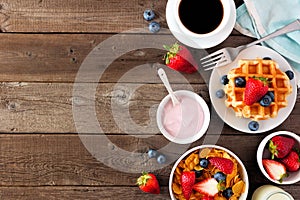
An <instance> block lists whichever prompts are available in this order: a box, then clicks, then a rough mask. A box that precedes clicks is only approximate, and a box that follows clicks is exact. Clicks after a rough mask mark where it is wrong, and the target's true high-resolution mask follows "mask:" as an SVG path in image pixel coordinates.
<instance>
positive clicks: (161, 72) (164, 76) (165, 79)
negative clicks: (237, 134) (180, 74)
mask: <svg viewBox="0 0 300 200" xmlns="http://www.w3.org/2000/svg"><path fill="white" fill-rule="evenodd" d="M157 72H158V75H159V77H160V79H161V80H162V82H163V83H164V85H165V87H166V89H167V90H168V92H169V94H170V97H171V100H172V103H173V106H175V105H177V104H179V101H178V99H177V98H176V96H175V94H174V92H173V90H172V88H171V86H170V83H169V80H168V77H167V74H166V72H165V70H163V69H162V68H159V69H158V71H157Z"/></svg>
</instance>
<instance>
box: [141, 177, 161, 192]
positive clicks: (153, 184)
mask: <svg viewBox="0 0 300 200" xmlns="http://www.w3.org/2000/svg"><path fill="white" fill-rule="evenodd" d="M137 185H138V186H139V188H140V189H141V190H142V191H144V192H147V193H151V194H159V193H160V187H159V183H158V180H157V179H156V176H155V175H154V174H152V173H147V172H143V173H142V175H141V176H140V177H139V178H138V179H137Z"/></svg>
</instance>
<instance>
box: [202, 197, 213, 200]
mask: <svg viewBox="0 0 300 200" xmlns="http://www.w3.org/2000/svg"><path fill="white" fill-rule="evenodd" d="M202 200H214V197H210V196H203V197H202Z"/></svg>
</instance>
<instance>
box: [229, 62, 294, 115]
mask: <svg viewBox="0 0 300 200" xmlns="http://www.w3.org/2000/svg"><path fill="white" fill-rule="evenodd" d="M254 76H255V77H264V78H268V80H269V81H270V84H269V89H268V91H273V92H274V101H273V102H272V103H271V105H270V106H268V107H263V106H261V105H260V104H259V102H256V103H254V104H252V105H250V106H248V105H246V104H245V103H244V101H243V99H244V91H245V88H244V87H243V88H240V87H236V86H235V83H234V82H235V78H236V77H244V78H245V80H246V81H247V80H248V78H249V77H254ZM227 78H228V79H229V83H228V84H227V85H226V86H225V89H224V90H225V93H226V95H227V99H226V100H225V104H226V106H227V107H231V108H233V109H234V111H235V113H236V116H239V117H242V116H243V117H245V118H251V119H253V120H256V121H257V120H264V119H268V118H270V117H272V118H274V117H276V116H277V114H278V110H279V109H281V108H283V107H286V106H287V104H288V102H287V99H286V98H287V96H288V95H289V94H290V93H291V92H292V87H291V84H290V80H289V78H288V76H287V75H286V74H285V73H284V72H282V71H281V70H280V69H279V68H278V66H277V63H276V62H275V61H273V60H263V59H259V58H258V59H255V60H246V59H244V60H239V63H238V67H237V68H235V69H232V70H231V71H230V72H229V73H228V75H227Z"/></svg>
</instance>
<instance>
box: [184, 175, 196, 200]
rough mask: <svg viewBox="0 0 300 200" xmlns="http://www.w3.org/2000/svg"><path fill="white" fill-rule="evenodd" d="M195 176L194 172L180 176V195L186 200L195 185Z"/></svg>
mask: <svg viewBox="0 0 300 200" xmlns="http://www.w3.org/2000/svg"><path fill="white" fill-rule="evenodd" d="M195 180H196V174H195V172H194V171H186V172H183V173H182V174H181V177H180V181H181V186H182V193H183V196H184V198H185V199H186V200H189V199H190V196H191V194H192V191H193V185H194V184H195Z"/></svg>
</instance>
